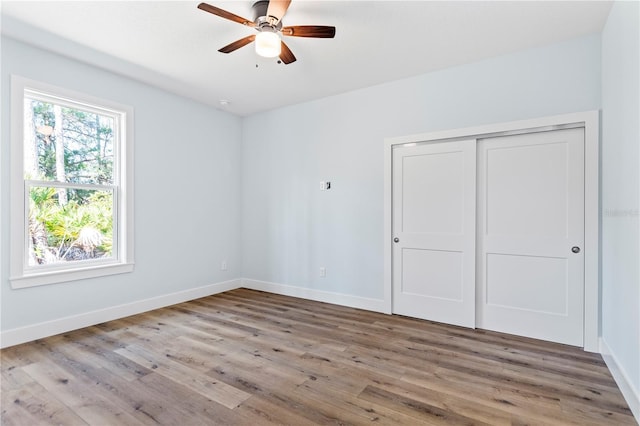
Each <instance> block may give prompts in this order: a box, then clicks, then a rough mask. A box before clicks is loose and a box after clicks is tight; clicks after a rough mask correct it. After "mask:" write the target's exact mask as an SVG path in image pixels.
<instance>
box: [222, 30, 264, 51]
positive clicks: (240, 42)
mask: <svg viewBox="0 0 640 426" xmlns="http://www.w3.org/2000/svg"><path fill="white" fill-rule="evenodd" d="M255 39H256V35H255V34H252V35H250V36H247V37H245V38H241V39H240V40H236V41H234V42H233V43H231V44H228V45H226V46H225V47H223V48H220V49H218V52H222V53H231V52H233V51H234V50H238V49H240V48H241V47H242V46H246V45H247V44H249V43H251V42H252V41H254V40H255Z"/></svg>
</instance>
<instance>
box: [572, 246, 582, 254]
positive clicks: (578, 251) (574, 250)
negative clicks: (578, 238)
mask: <svg viewBox="0 0 640 426" xmlns="http://www.w3.org/2000/svg"><path fill="white" fill-rule="evenodd" d="M571 251H572V252H574V253H580V247H578V246H573V247H571Z"/></svg>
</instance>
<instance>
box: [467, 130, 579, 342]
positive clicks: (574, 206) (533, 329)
mask: <svg viewBox="0 0 640 426" xmlns="http://www.w3.org/2000/svg"><path fill="white" fill-rule="evenodd" d="M478 203H479V206H478V276H477V280H478V304H477V311H478V315H477V325H478V327H480V328H484V329H489V330H495V331H501V332H506V333H511V334H517V335H521V336H527V337H533V338H539V339H544V340H550V341H554V342H560V343H566V344H570V345H576V346H582V345H583V321H584V320H583V311H584V256H583V252H582V247H583V243H584V129H569V130H558V131H550V132H540V133H530V134H524V135H518V136H506V137H497V138H492V139H484V140H480V141H479V143H478Z"/></svg>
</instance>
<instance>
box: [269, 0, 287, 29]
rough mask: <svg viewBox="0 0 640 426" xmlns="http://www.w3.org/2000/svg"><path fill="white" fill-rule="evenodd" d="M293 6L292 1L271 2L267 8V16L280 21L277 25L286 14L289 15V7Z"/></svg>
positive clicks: (277, 0) (275, 0)
mask: <svg viewBox="0 0 640 426" xmlns="http://www.w3.org/2000/svg"><path fill="white" fill-rule="evenodd" d="M290 4H291V0H270V1H269V7H268V8H267V16H273V17H274V18H276V19H277V20H278V21H276V24H277V23H278V22H279V21H281V20H282V17H283V16H284V14H285V13H287V9H289V5H290Z"/></svg>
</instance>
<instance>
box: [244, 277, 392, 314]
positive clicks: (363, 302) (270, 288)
mask: <svg viewBox="0 0 640 426" xmlns="http://www.w3.org/2000/svg"><path fill="white" fill-rule="evenodd" d="M242 287H244V288H247V289H250V290H259V291H266V292H268V293H274V294H280V295H282V296H291V297H299V298H302V299H307V300H314V301H316V302H325V303H332V304H334V305H341V306H348V307H350V308H357V309H364V310H367V311H374V312H382V313H385V312H386V311H387V310H386V306H385V301H384V300H383V299H370V298H367V297H360V296H352V295H350V294H342V293H334V292H330V291H322V290H315V289H311V288H305V287H296V286H292V285H285V284H278V283H272V282H267V281H258V280H251V279H246V278H244V279H242Z"/></svg>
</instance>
